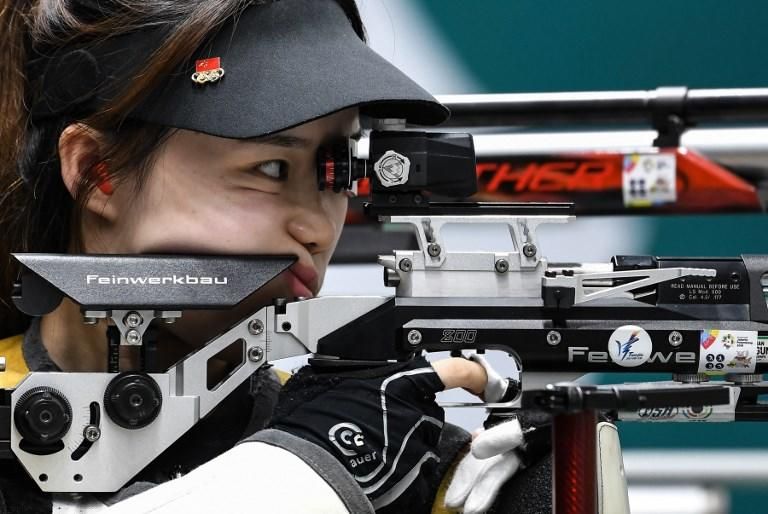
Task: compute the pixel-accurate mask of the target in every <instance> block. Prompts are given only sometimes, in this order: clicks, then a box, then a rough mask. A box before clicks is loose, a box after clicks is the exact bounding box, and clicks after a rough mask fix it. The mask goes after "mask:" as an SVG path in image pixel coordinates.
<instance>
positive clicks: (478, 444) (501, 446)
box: [472, 419, 523, 459]
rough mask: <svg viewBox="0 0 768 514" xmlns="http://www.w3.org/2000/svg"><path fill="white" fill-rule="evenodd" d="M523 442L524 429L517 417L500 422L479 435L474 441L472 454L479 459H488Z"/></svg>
mask: <svg viewBox="0 0 768 514" xmlns="http://www.w3.org/2000/svg"><path fill="white" fill-rule="evenodd" d="M521 444H523V429H522V427H521V426H520V422H519V421H518V420H516V419H511V420H509V421H505V422H504V423H499V424H498V425H496V426H495V427H491V428H489V429H488V430H485V431H484V432H483V433H481V434H480V435H478V436H477V437H476V438H475V440H474V441H472V455H474V456H475V457H477V458H478V459H487V458H490V457H493V456H494V455H499V454H502V453H504V452H508V451H510V450H514V449H515V448H517V447H519V446H520V445H521Z"/></svg>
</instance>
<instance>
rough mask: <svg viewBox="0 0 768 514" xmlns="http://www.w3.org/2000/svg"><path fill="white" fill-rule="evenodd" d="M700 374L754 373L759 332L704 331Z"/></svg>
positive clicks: (702, 333) (700, 356) (700, 355)
mask: <svg viewBox="0 0 768 514" xmlns="http://www.w3.org/2000/svg"><path fill="white" fill-rule="evenodd" d="M700 341H701V348H700V349H699V373H708V374H711V375H722V374H725V373H754V372H755V364H756V363H757V360H758V338H757V332H754V331H751V330H702V331H701V339H700Z"/></svg>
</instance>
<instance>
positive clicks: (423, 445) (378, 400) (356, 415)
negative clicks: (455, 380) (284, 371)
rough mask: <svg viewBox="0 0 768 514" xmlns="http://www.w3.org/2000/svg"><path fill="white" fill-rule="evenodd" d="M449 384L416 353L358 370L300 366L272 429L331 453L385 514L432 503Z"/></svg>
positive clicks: (287, 386) (285, 389)
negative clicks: (442, 402) (442, 399)
mask: <svg viewBox="0 0 768 514" xmlns="http://www.w3.org/2000/svg"><path fill="white" fill-rule="evenodd" d="M443 389H444V385H443V383H442V381H441V380H440V377H438V375H437V373H436V372H435V370H434V369H432V366H431V365H430V364H429V363H428V362H427V361H426V359H424V358H423V357H419V358H417V359H415V360H413V361H410V362H407V363H398V364H394V365H391V366H384V367H379V368H375V369H366V370H361V371H346V372H340V371H338V370H332V371H329V370H318V369H313V368H312V367H310V366H306V367H304V368H302V369H300V370H299V371H298V372H297V373H296V374H295V375H294V376H293V377H292V378H291V379H290V380H289V381H288V382H287V383H286V384H285V386H284V387H283V389H282V391H281V392H280V396H279V398H278V404H277V408H276V410H275V414H274V417H273V420H272V427H273V428H275V429H277V430H283V431H285V432H288V433H291V434H293V435H295V436H298V437H301V438H302V439H305V440H307V441H310V442H312V443H314V444H316V445H318V446H320V447H321V448H323V449H325V450H326V451H328V452H329V453H331V454H332V455H334V456H335V457H336V458H337V459H338V460H339V461H340V462H341V463H342V464H343V465H344V467H345V468H346V469H347V470H348V471H349V472H350V473H351V474H352V475H353V476H354V478H355V479H356V480H357V483H358V484H359V485H360V487H361V488H362V489H363V492H364V493H365V494H366V496H368V499H369V500H371V503H372V504H373V506H374V508H376V510H377V511H380V512H386V511H391V512H394V510H395V509H398V510H400V511H401V512H402V511H403V509H404V508H405V510H407V511H408V512H416V511H418V510H423V506H427V508H428V506H429V505H431V502H432V495H433V493H434V491H433V482H434V479H435V475H436V472H435V468H436V465H437V463H438V462H439V460H440V459H439V457H438V454H437V443H438V439H439V438H440V433H441V430H442V426H443V421H444V413H443V410H442V409H441V408H440V407H438V406H437V404H436V403H435V393H436V392H438V391H442V390H443Z"/></svg>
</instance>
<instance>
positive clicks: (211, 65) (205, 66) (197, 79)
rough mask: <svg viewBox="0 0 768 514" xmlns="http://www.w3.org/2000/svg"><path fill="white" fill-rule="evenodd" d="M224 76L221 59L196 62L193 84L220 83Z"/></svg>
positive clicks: (213, 58)
mask: <svg viewBox="0 0 768 514" xmlns="http://www.w3.org/2000/svg"><path fill="white" fill-rule="evenodd" d="M223 76H224V68H222V67H221V58H220V57H211V58H208V59H199V60H197V61H195V72H194V73H193V74H192V82H194V83H195V84H201V85H202V84H207V83H209V82H210V83H213V82H218V81H219V80H221V77H223Z"/></svg>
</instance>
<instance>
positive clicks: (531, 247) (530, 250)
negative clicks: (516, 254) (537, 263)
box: [523, 243, 536, 258]
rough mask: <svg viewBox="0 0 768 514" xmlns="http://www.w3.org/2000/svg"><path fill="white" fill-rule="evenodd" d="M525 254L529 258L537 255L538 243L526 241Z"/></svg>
mask: <svg viewBox="0 0 768 514" xmlns="http://www.w3.org/2000/svg"><path fill="white" fill-rule="evenodd" d="M523 255H525V256H526V257H528V258H531V257H535V256H536V245H535V244H532V243H525V244H524V245H523Z"/></svg>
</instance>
